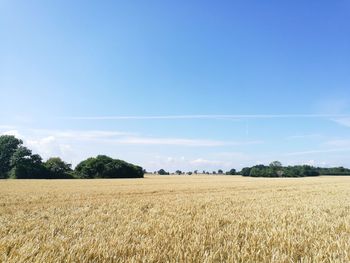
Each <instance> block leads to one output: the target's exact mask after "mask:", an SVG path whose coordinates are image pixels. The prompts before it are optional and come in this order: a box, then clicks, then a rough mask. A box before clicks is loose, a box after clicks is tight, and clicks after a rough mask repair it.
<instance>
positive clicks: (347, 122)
mask: <svg viewBox="0 0 350 263" xmlns="http://www.w3.org/2000/svg"><path fill="white" fill-rule="evenodd" d="M333 121H335V122H336V123H338V124H340V125H342V126H346V127H350V117H344V118H337V119H333Z"/></svg>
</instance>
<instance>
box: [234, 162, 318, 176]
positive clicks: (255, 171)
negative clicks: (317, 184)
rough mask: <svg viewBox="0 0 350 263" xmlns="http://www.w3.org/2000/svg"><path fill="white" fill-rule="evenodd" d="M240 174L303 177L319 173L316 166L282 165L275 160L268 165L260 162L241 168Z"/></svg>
mask: <svg viewBox="0 0 350 263" xmlns="http://www.w3.org/2000/svg"><path fill="white" fill-rule="evenodd" d="M240 174H241V175H242V176H251V177H305V176H318V175H320V173H319V172H318V170H317V168H315V167H312V166H310V165H295V166H287V167H284V166H282V164H281V163H280V162H277V161H276V162H273V163H271V164H270V165H269V166H265V165H262V164H260V165H255V166H253V167H246V168H243V169H242V171H241V173H240Z"/></svg>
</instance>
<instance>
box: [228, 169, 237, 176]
mask: <svg viewBox="0 0 350 263" xmlns="http://www.w3.org/2000/svg"><path fill="white" fill-rule="evenodd" d="M235 174H236V169H231V170H230V171H227V172H226V175H235Z"/></svg>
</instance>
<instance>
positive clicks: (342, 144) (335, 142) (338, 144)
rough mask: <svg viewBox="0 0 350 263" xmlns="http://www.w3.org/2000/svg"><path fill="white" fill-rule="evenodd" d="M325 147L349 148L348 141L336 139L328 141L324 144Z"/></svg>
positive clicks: (349, 140)
mask: <svg viewBox="0 0 350 263" xmlns="http://www.w3.org/2000/svg"><path fill="white" fill-rule="evenodd" d="M325 144H326V145H329V146H333V147H339V148H344V147H349V148H350V139H337V140H330V141H327V142H326V143H325Z"/></svg>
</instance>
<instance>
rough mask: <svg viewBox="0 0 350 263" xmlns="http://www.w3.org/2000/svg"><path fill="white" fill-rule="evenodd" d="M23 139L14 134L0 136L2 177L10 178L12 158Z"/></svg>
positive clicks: (0, 173)
mask: <svg viewBox="0 0 350 263" xmlns="http://www.w3.org/2000/svg"><path fill="white" fill-rule="evenodd" d="M22 144H23V142H22V140H19V139H17V138H16V137H14V136H12V135H3V136H0V179H4V178H8V177H9V172H10V170H11V168H12V167H11V158H12V156H13V154H14V153H15V151H16V150H17V148H18V147H19V146H20V145H22Z"/></svg>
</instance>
